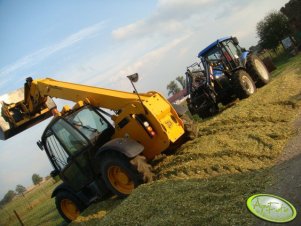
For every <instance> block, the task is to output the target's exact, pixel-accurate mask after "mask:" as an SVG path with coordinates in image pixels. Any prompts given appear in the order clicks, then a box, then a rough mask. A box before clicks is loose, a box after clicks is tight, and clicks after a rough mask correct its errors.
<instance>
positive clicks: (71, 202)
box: [55, 191, 84, 223]
mask: <svg viewBox="0 0 301 226" xmlns="http://www.w3.org/2000/svg"><path fill="white" fill-rule="evenodd" d="M55 205H56V208H57V210H58V212H59V213H60V215H61V216H62V217H63V218H64V219H65V221H66V222H68V223H69V222H71V221H73V220H75V219H76V218H77V217H78V216H79V214H80V212H81V211H83V210H84V205H83V204H82V203H81V202H80V201H79V199H78V198H77V197H76V196H75V195H73V194H72V193H70V192H68V191H61V192H59V193H58V194H57V195H56V196H55Z"/></svg>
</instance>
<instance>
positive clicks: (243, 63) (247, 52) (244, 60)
mask: <svg viewBox="0 0 301 226" xmlns="http://www.w3.org/2000/svg"><path fill="white" fill-rule="evenodd" d="M249 54H250V52H249V51H244V52H243V53H242V54H241V56H240V60H241V62H242V65H243V67H246V64H247V58H248V56H249Z"/></svg>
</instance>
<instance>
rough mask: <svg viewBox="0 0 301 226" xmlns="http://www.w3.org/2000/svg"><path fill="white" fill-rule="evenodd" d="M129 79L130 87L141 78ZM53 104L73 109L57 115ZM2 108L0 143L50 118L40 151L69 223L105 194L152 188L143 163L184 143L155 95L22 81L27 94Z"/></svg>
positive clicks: (3, 100)
mask: <svg viewBox="0 0 301 226" xmlns="http://www.w3.org/2000/svg"><path fill="white" fill-rule="evenodd" d="M128 77H129V79H130V80H131V82H132V84H133V82H134V81H136V80H137V79H138V74H134V75H131V76H128ZM133 87H134V88H135V86H134V85H133ZM52 97H55V98H60V99H65V100H70V101H73V102H75V103H76V104H75V106H74V107H73V108H70V107H69V106H64V107H63V109H62V111H61V112H58V111H57V109H56V105H55V103H54V102H53V101H52ZM0 107H1V112H0V113H1V115H0V139H1V140H6V139H8V138H10V137H12V136H14V135H16V134H18V133H20V132H22V131H23V130H25V129H27V128H29V127H31V126H33V125H35V124H37V123H39V122H41V121H42V120H44V119H46V118H48V117H50V116H52V115H54V116H55V117H54V118H53V119H52V121H51V122H50V123H49V125H48V126H47V127H46V129H45V131H44V133H43V135H42V138H41V140H40V141H38V142H37V144H38V146H39V147H40V148H41V149H42V150H45V152H46V154H47V156H48V158H49V160H50V162H51V164H52V166H53V167H54V171H52V172H51V175H52V176H53V177H55V176H58V175H59V177H60V178H61V179H62V181H63V183H62V184H60V185H59V186H58V187H56V189H55V190H54V191H53V193H52V197H55V199H56V206H57V209H58V211H59V213H60V214H61V216H62V217H63V218H64V219H65V220H66V221H67V222H70V221H72V220H74V219H76V217H77V216H78V215H79V214H80V212H81V211H82V210H83V209H85V208H86V207H87V206H88V205H89V204H90V203H91V202H93V201H95V200H97V199H104V198H105V197H107V194H108V193H113V194H115V195H118V196H127V195H129V194H130V193H131V192H132V190H133V189H134V188H135V187H137V186H138V185H139V184H141V183H145V182H148V181H151V180H152V177H153V174H152V172H151V166H150V165H149V164H148V163H147V160H151V159H153V158H154V157H155V156H156V155H158V154H160V153H161V152H163V151H165V150H167V149H169V148H170V147H171V146H175V145H176V144H179V143H181V140H182V139H183V137H185V135H186V134H185V132H184V123H183V121H182V120H181V119H180V118H179V115H178V114H177V112H176V111H175V109H174V108H173V106H172V105H171V104H170V103H169V102H168V101H167V100H166V99H165V98H164V97H162V96H161V95H160V94H159V93H157V92H153V91H152V92H148V93H141V94H138V92H137V91H136V89H135V91H134V92H133V93H129V92H122V91H116V90H110V89H104V88H98V87H91V86H85V85H80V84H72V83H67V82H62V81H56V80H53V79H50V78H46V79H36V80H33V79H32V78H27V79H26V83H25V85H24V90H18V91H16V92H14V93H11V94H9V95H3V96H1V97H0ZM103 109H109V110H112V111H113V112H114V114H112V115H111V114H109V113H108V112H107V111H104V110H103ZM105 115H106V116H109V117H110V118H111V120H112V121H113V125H114V126H112V125H111V123H110V122H109V121H108V120H107V117H105Z"/></svg>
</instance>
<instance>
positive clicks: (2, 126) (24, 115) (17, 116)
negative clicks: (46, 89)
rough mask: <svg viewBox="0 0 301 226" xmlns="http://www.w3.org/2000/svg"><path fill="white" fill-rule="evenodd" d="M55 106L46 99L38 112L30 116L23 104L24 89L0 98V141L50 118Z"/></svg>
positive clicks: (51, 101)
mask: <svg viewBox="0 0 301 226" xmlns="http://www.w3.org/2000/svg"><path fill="white" fill-rule="evenodd" d="M54 108H56V104H55V103H54V102H53V100H52V99H51V98H50V97H48V98H47V101H46V102H45V104H44V105H43V106H41V108H40V110H39V112H36V113H35V114H30V112H29V111H28V109H27V107H26V105H25V104H24V88H20V89H18V90H16V91H14V92H11V93H8V94H4V95H2V96H0V140H7V139H9V138H10V137H12V136H15V135H17V134H18V133H21V132H22V131H24V130H26V129H28V128H30V127H32V126H34V125H36V124H38V123H39V122H42V121H43V120H45V119H47V118H49V117H51V116H52V113H51V110H52V109H54Z"/></svg>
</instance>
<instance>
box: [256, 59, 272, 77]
mask: <svg viewBox="0 0 301 226" xmlns="http://www.w3.org/2000/svg"><path fill="white" fill-rule="evenodd" d="M254 62H255V65H256V68H257V70H258V72H259V74H260V76H261V77H262V78H263V79H264V80H269V73H268V71H267V69H266V67H265V66H264V65H263V63H262V62H261V61H259V60H257V59H255V60H254Z"/></svg>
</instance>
